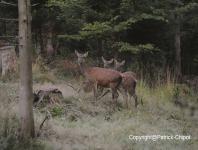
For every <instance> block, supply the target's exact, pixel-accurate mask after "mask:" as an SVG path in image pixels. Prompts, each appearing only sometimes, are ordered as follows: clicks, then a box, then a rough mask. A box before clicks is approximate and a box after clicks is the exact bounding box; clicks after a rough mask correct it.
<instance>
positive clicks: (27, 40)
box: [18, 0, 34, 139]
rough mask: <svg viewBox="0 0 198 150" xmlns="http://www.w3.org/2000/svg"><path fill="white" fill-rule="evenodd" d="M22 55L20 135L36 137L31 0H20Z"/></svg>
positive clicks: (20, 44)
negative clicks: (33, 106) (33, 107)
mask: <svg viewBox="0 0 198 150" xmlns="http://www.w3.org/2000/svg"><path fill="white" fill-rule="evenodd" d="M18 11H19V55H20V93H19V94H20V102H19V113H20V129H21V130H20V136H21V138H23V139H25V138H30V137H34V118H33V109H32V105H33V92H32V43H31V5H30V0H18Z"/></svg>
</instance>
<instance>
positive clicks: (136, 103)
mask: <svg viewBox="0 0 198 150" xmlns="http://www.w3.org/2000/svg"><path fill="white" fill-rule="evenodd" d="M129 95H130V99H131V97H132V96H133V98H134V100H135V107H136V108H137V105H138V100H137V95H136V93H135V91H134V90H132V92H129Z"/></svg>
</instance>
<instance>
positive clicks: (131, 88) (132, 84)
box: [103, 58, 138, 107]
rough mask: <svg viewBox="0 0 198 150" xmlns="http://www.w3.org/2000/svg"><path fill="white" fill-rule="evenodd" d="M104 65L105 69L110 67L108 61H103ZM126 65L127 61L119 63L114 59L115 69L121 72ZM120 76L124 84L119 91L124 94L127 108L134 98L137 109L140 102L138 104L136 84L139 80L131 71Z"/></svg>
mask: <svg viewBox="0 0 198 150" xmlns="http://www.w3.org/2000/svg"><path fill="white" fill-rule="evenodd" d="M103 59H104V58H103ZM103 63H104V67H107V66H109V65H110V63H108V62H107V61H103ZM124 64H125V61H122V62H118V61H117V60H116V59H114V69H116V70H120V69H121V67H123V65H124ZM120 74H121V76H122V82H121V86H120V88H119V91H120V92H121V93H122V95H123V97H124V99H125V100H126V106H127V107H128V100H130V99H131V97H132V96H133V98H134V100H135V107H137V105H138V102H137V95H136V92H135V89H136V84H137V80H136V78H135V76H136V74H135V73H133V72H131V71H127V72H123V73H120Z"/></svg>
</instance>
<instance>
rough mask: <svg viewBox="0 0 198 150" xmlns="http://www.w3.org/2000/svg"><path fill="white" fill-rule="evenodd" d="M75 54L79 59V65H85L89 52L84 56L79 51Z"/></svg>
mask: <svg viewBox="0 0 198 150" xmlns="http://www.w3.org/2000/svg"><path fill="white" fill-rule="evenodd" d="M75 54H76V56H77V57H78V64H79V65H81V64H82V63H84V62H85V58H86V57H87V56H88V52H86V53H84V54H82V53H79V52H78V51H77V50H75Z"/></svg>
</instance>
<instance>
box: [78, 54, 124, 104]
mask: <svg viewBox="0 0 198 150" xmlns="http://www.w3.org/2000/svg"><path fill="white" fill-rule="evenodd" d="M75 53H76V55H77V57H78V64H79V67H80V70H81V72H82V74H83V75H84V77H85V78H86V81H87V82H88V83H89V84H91V85H92V90H93V92H94V97H95V100H96V99H97V95H96V92H97V89H98V87H102V88H110V89H111V92H112V100H113V101H114V102H115V104H116V102H117V98H118V96H119V94H118V92H117V90H118V87H119V86H120V84H121V82H122V76H121V74H120V72H118V71H116V70H113V69H108V68H100V67H87V66H85V58H86V57H87V56H88V52H86V53H84V54H81V53H79V52H78V51H76V50H75Z"/></svg>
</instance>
